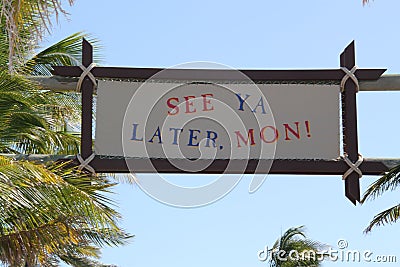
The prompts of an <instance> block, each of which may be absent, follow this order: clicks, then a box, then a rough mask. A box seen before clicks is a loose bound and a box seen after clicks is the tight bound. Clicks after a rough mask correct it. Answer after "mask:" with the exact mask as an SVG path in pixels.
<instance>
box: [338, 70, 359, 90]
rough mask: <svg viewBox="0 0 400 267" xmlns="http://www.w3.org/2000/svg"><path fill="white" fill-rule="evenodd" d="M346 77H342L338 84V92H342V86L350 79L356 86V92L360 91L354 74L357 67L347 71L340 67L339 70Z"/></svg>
mask: <svg viewBox="0 0 400 267" xmlns="http://www.w3.org/2000/svg"><path fill="white" fill-rule="evenodd" d="M340 69H341V70H342V71H343V72H344V73H345V74H346V75H345V76H343V78H342V81H341V82H340V91H341V92H344V85H345V84H346V82H347V80H348V79H349V78H350V79H352V80H353V82H354V83H355V85H356V92H358V91H359V90H360V85H359V84H358V79H357V77H356V75H354V73H355V72H356V70H357V66H354V67H353V68H352V69H351V70H349V69H348V68H346V67H341V68H340Z"/></svg>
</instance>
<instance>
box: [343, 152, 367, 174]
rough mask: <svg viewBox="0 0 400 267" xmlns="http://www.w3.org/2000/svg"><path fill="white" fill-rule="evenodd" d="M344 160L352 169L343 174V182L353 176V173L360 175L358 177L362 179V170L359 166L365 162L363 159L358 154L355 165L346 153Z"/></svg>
mask: <svg viewBox="0 0 400 267" xmlns="http://www.w3.org/2000/svg"><path fill="white" fill-rule="evenodd" d="M342 159H343V160H344V162H346V164H347V165H348V166H349V167H350V169H348V170H347V171H346V172H345V173H344V174H343V178H342V179H343V180H346V178H347V177H348V176H349V175H350V174H352V173H353V172H356V173H358V176H359V177H360V178H361V177H362V175H363V174H362V171H361V170H360V168H359V166H360V165H361V163H362V162H363V160H364V159H363V157H362V156H361V155H360V154H358V159H357V161H356V162H355V163H353V162H352V161H351V160H350V159H349V157H348V156H347V154H346V153H344V156H342Z"/></svg>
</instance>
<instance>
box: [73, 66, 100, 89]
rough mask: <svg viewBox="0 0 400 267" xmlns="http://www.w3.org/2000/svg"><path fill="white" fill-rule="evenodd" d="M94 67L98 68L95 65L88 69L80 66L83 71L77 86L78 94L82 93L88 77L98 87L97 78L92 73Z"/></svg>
mask: <svg viewBox="0 0 400 267" xmlns="http://www.w3.org/2000/svg"><path fill="white" fill-rule="evenodd" d="M94 67H96V64H95V63H91V64H90V65H89V66H88V67H87V68H86V67H85V66H83V65H79V68H81V70H82V74H81V76H80V77H79V80H78V82H77V84H76V91H78V92H80V91H81V86H82V83H83V80H84V79H85V77H86V76H87V77H89V78H90V80H92V82H93V85H96V78H95V77H94V75H93V74H92V73H91V72H90V71H91V70H92V69H93V68H94Z"/></svg>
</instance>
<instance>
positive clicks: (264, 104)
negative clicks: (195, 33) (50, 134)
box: [95, 81, 340, 160]
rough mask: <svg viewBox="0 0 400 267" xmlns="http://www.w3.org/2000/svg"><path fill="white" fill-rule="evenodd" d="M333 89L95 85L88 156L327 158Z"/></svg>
mask: <svg viewBox="0 0 400 267" xmlns="http://www.w3.org/2000/svg"><path fill="white" fill-rule="evenodd" d="M339 95H340V93H339V86H338V85H306V84H251V83H242V84H240V83H237V84H232V83H229V84H224V83H221V84H215V83H205V82H186V83H184V82H182V83H179V82H160V81H150V82H148V81H147V82H120V81H99V84H98V88H97V97H98V98H97V110H96V136H95V153H96V154H97V155H108V156H125V157H138V158H168V159H191V160H196V159H328V160H329V159H335V158H337V157H338V156H339V144H340V142H339Z"/></svg>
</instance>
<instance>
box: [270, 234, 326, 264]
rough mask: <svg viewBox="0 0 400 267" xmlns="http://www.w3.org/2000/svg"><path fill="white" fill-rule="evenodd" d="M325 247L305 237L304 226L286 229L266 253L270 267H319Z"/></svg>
mask: <svg viewBox="0 0 400 267" xmlns="http://www.w3.org/2000/svg"><path fill="white" fill-rule="evenodd" d="M325 247H326V246H325V245H323V244H321V243H319V242H317V241H313V240H310V239H308V238H307V237H306V234H305V228H304V226H299V227H293V228H290V229H288V230H287V231H286V232H285V233H283V235H282V236H281V237H280V238H279V239H278V240H276V242H275V244H274V245H273V246H272V248H271V249H270V250H269V251H268V252H269V254H270V258H269V266H271V267H297V266H320V264H321V261H322V259H323V258H324V257H325V256H326V255H325V254H319V253H320V251H322V250H324V249H325Z"/></svg>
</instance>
